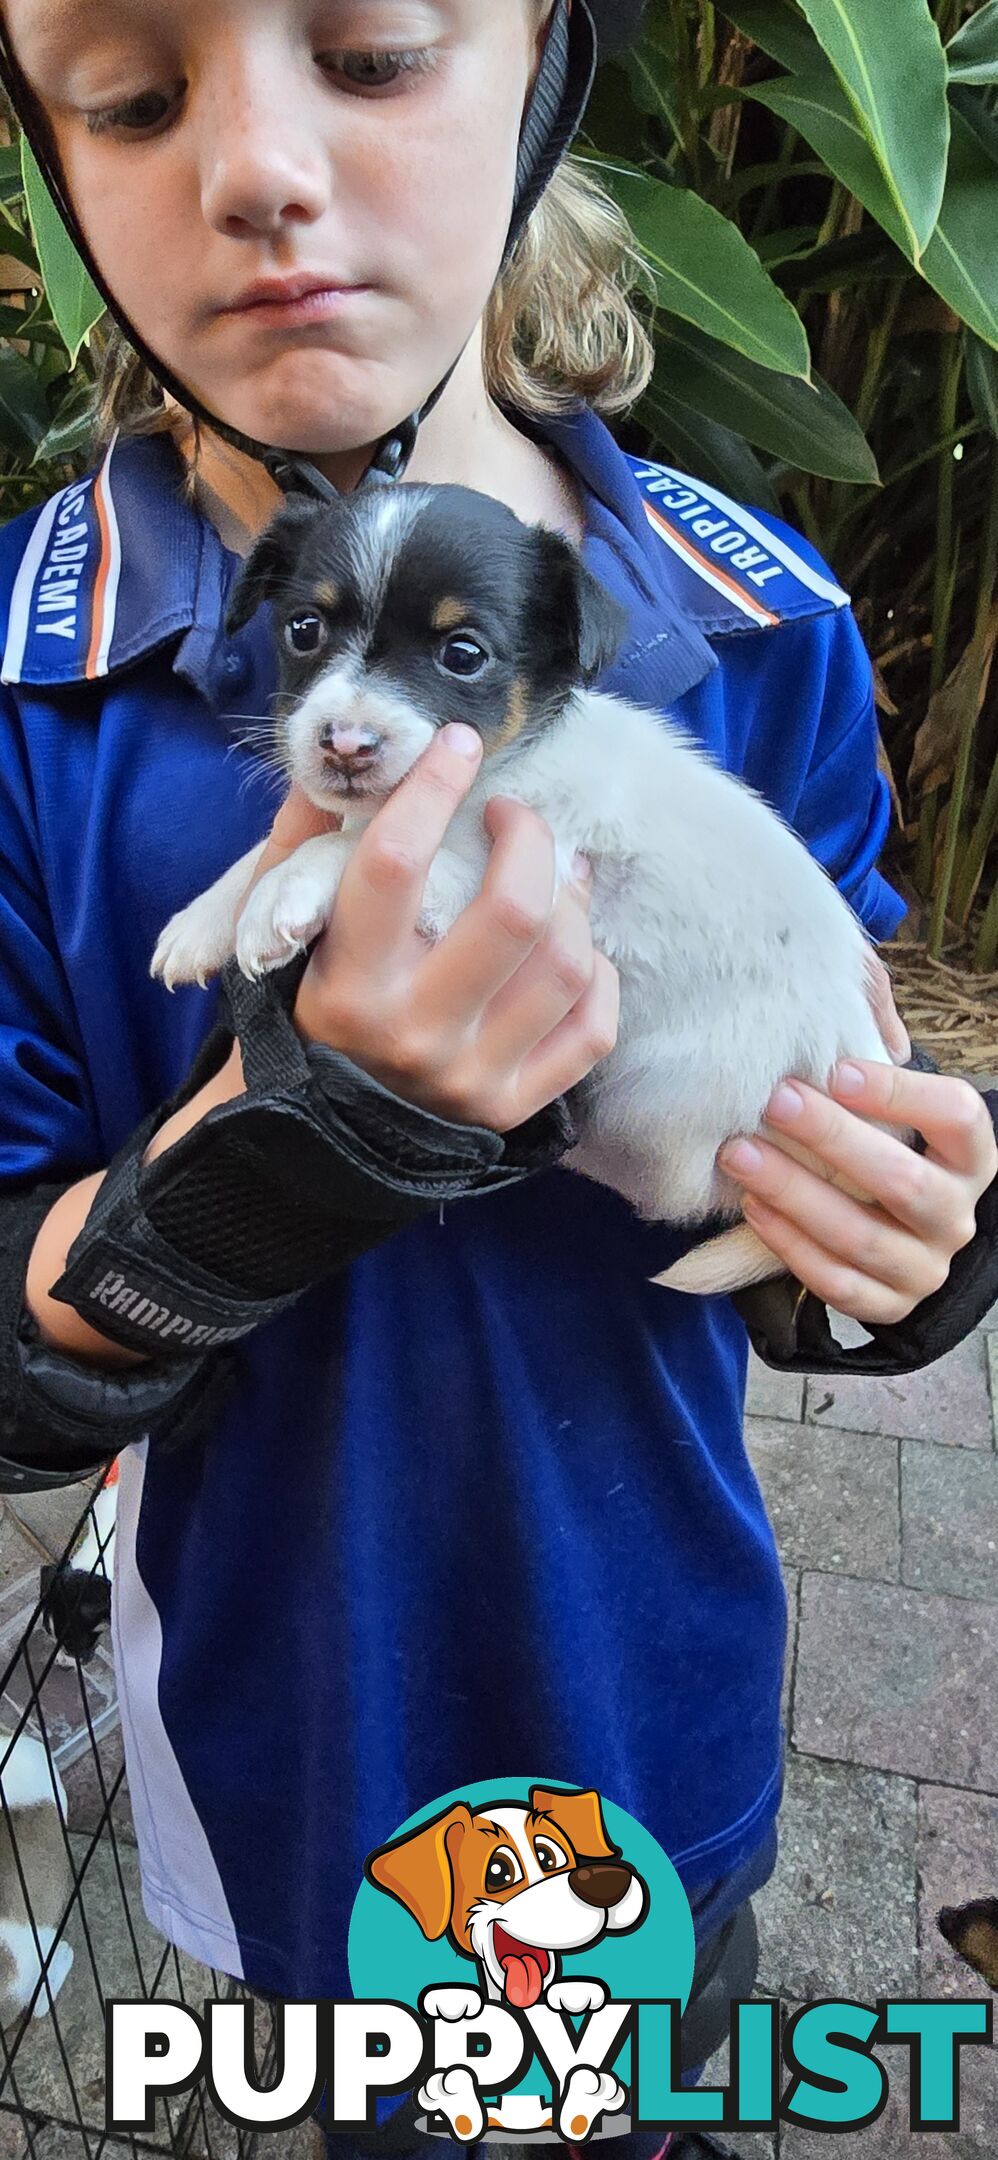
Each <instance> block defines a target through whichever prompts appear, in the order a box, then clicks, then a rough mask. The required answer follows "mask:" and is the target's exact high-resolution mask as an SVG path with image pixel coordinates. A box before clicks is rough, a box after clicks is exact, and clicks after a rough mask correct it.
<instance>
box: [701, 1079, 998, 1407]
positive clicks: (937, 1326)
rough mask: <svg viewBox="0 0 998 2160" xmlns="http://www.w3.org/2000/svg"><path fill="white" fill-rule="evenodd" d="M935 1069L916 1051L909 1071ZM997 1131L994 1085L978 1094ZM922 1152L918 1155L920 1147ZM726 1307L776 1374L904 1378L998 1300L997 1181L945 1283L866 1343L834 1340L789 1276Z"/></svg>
mask: <svg viewBox="0 0 998 2160" xmlns="http://www.w3.org/2000/svg"><path fill="white" fill-rule="evenodd" d="M906 1069H911V1070H913V1071H915V1072H938V1070H939V1067H938V1065H936V1064H935V1063H934V1061H933V1060H932V1058H930V1057H929V1055H928V1052H927V1051H925V1050H915V1052H914V1054H913V1056H912V1057H911V1058H910V1059H909V1061H908V1068H906ZM983 1100H984V1101H985V1102H986V1104H987V1106H988V1109H989V1111H990V1113H991V1119H992V1122H993V1124H994V1128H995V1132H996V1134H998V1088H990V1089H989V1090H988V1091H987V1092H986V1093H985V1095H984V1097H983ZM921 1152H924V1142H923V1143H922V1149H921ZM732 1303H733V1304H734V1305H735V1306H736V1307H737V1310H738V1311H739V1312H740V1313H741V1316H742V1319H743V1320H744V1322H745V1325H746V1327H747V1328H748V1331H749V1336H750V1339H751V1342H752V1347H753V1349H754V1350H755V1351H756V1353H757V1355H758V1356H759V1357H761V1358H762V1360H763V1362H764V1363H765V1364H766V1365H772V1366H774V1367H775V1369H776V1370H777V1371H778V1372H800V1373H867V1374H870V1373H873V1374H884V1373H907V1372H918V1371H919V1369H920V1368H921V1367H922V1366H923V1365H934V1364H935V1362H936V1359H937V1358H941V1357H945V1356H946V1353H947V1351H948V1350H955V1349H956V1346H957V1344H958V1343H961V1342H963V1341H964V1339H965V1337H966V1336H968V1335H970V1334H972V1333H973V1330H974V1329H975V1328H976V1327H977V1326H978V1325H979V1323H980V1322H981V1321H982V1320H983V1319H984V1317H985V1315H986V1314H987V1313H989V1312H990V1311H991V1308H992V1306H993V1305H995V1304H996V1303H998V1178H995V1179H994V1180H993V1182H992V1183H991V1184H990V1185H989V1186H988V1189H987V1191H986V1192H984V1193H982V1195H981V1198H980V1199H979V1201H978V1203H977V1234H976V1236H975V1237H974V1238H973V1239H972V1241H971V1243H970V1244H969V1245H963V1246H961V1248H960V1251H959V1252H957V1253H954V1255H953V1258H952V1260H951V1262H950V1271H949V1274H948V1276H947V1278H946V1281H945V1282H944V1283H943V1284H942V1285H941V1287H940V1288H939V1289H938V1290H933V1292H932V1294H931V1296H929V1297H927V1298H923V1299H922V1301H921V1303H920V1304H918V1305H916V1306H915V1308H914V1311H913V1312H910V1313H909V1314H908V1316H907V1319H905V1320H898V1321H895V1322H894V1323H893V1324H885V1325H884V1326H882V1327H875V1326H873V1325H872V1323H871V1324H870V1325H869V1326H867V1325H866V1322H865V1321H864V1322H863V1325H864V1327H866V1332H867V1334H868V1335H870V1336H871V1337H872V1341H870V1342H868V1343H858V1344H856V1345H854V1347H853V1348H851V1349H846V1348H844V1347H843V1345H842V1344H841V1343H838V1342H836V1340H835V1337H834V1335H833V1334H832V1330H831V1327H830V1325H829V1319H828V1309H827V1307H826V1306H825V1305H824V1304H823V1303H822V1301H821V1299H820V1298H817V1297H815V1295H814V1293H813V1291H811V1290H806V1289H805V1288H804V1286H803V1284H802V1283H799V1282H798V1281H796V1279H795V1278H794V1277H793V1276H792V1275H780V1276H778V1277H777V1278H776V1279H775V1280H774V1281H772V1282H768V1283H757V1284H755V1285H753V1286H752V1287H751V1288H749V1289H747V1290H739V1291H738V1292H737V1294H736V1295H735V1296H734V1297H733V1299H732Z"/></svg>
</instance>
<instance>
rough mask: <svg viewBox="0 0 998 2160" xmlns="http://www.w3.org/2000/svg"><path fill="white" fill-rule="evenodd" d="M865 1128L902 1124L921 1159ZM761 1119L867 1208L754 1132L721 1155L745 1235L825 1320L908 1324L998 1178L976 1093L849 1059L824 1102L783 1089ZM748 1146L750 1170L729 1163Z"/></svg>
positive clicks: (941, 1278)
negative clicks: (919, 1139) (809, 1295)
mask: <svg viewBox="0 0 998 2160" xmlns="http://www.w3.org/2000/svg"><path fill="white" fill-rule="evenodd" d="M851 1076H854V1077H851ZM857 1113H858V1114H857ZM868 1118H881V1119H883V1120H884V1122H885V1123H886V1124H889V1125H899V1126H906V1125H907V1126H913V1127H914V1128H915V1130H916V1132H920V1133H921V1134H922V1135H923V1136H924V1138H925V1140H926V1142H927V1149H928V1152H927V1153H926V1154H925V1155H917V1154H916V1153H915V1150H914V1149H913V1148H910V1147H908V1146H906V1145H905V1143H904V1142H903V1141H901V1140H895V1139H893V1138H892V1136H891V1134H890V1133H883V1132H878V1131H876V1130H875V1129H874V1128H873V1127H872V1126H870V1125H868V1124H867V1123H866V1120H867V1119H868ZM766 1121H767V1123H768V1124H771V1125H773V1126H775V1127H777V1128H778V1130H779V1131H781V1132H785V1133H787V1134H788V1135H789V1134H792V1135H793V1137H794V1139H795V1140H800V1141H802V1142H803V1143H804V1145H805V1146H806V1147H808V1148H810V1149H812V1150H813V1152H814V1153H815V1155H817V1156H819V1157H820V1158H821V1160H822V1161H823V1162H825V1163H827V1164H828V1168H829V1171H830V1172H832V1171H835V1172H839V1173H842V1174H843V1175H844V1176H845V1177H846V1178H848V1179H849V1181H850V1183H851V1184H854V1185H856V1186H857V1187H858V1188H859V1190H860V1191H861V1192H862V1193H864V1194H868V1195H869V1199H868V1200H854V1199H851V1198H850V1197H849V1195H848V1194H846V1193H843V1192H840V1191H838V1190H837V1189H836V1187H835V1186H833V1185H830V1184H828V1183H826V1181H825V1179H824V1178H823V1177H821V1176H820V1175H819V1174H818V1173H817V1172H816V1171H812V1170H807V1169H805V1168H804V1166H803V1165H802V1164H800V1163H797V1162H795V1161H793V1160H792V1158H791V1157H790V1156H787V1155H784V1154H783V1152H782V1150H781V1149H779V1148H776V1147H773V1146H771V1145H770V1144H769V1143H768V1142H767V1141H766V1139H765V1136H764V1135H763V1134H761V1133H759V1134H755V1135H754V1136H753V1139H752V1140H751V1141H741V1140H739V1141H732V1142H729V1143H728V1145H727V1146H726V1147H723V1148H721V1150H720V1151H719V1154H718V1162H719V1163H720V1165H721V1167H722V1169H724V1170H725V1171H726V1172H727V1174H728V1175H729V1177H733V1178H734V1179H735V1181H736V1183H737V1184H739V1185H740V1186H741V1187H742V1188H743V1197H742V1206H743V1209H744V1212H745V1217H746V1220H747V1221H748V1222H750V1223H751V1225H752V1228H753V1230H755V1231H756V1232H757V1234H758V1235H759V1237H760V1238H762V1240H763V1242H764V1244H766V1245H768V1246H769V1247H770V1250H771V1251H772V1252H774V1253H776V1254H777V1255H778V1256H779V1258H780V1259H781V1260H782V1261H783V1262H784V1265H785V1266H786V1267H787V1268H788V1269H789V1270H790V1272H791V1274H793V1275H796V1277H797V1279H798V1281H799V1282H802V1283H804V1284H805V1286H806V1288H807V1289H808V1290H813V1292H814V1294H815V1296H816V1297H819V1298H821V1299H822V1300H823V1301H824V1303H825V1304H826V1305H830V1306H831V1307H832V1308H833V1310H834V1311H836V1312H840V1313H849V1314H851V1316H852V1318H853V1319H855V1320H859V1321H860V1322H865V1323H867V1324H870V1323H875V1324H876V1325H878V1326H890V1325H892V1324H894V1323H895V1322H897V1321H898V1320H904V1319H906V1318H907V1316H908V1314H909V1313H910V1312H913V1311H914V1308H915V1306H916V1305H919V1304H921V1302H922V1299H923V1298H926V1297H928V1296H929V1295H930V1294H931V1292H932V1291H933V1290H937V1289H939V1288H940V1286H941V1285H942V1284H943V1283H944V1282H945V1281H946V1278H947V1276H948V1274H949V1270H950V1262H951V1260H952V1258H953V1255H954V1253H956V1252H959V1251H960V1249H961V1247H962V1246H964V1245H969V1244H970V1242H971V1239H972V1238H973V1236H974V1232H975V1228H976V1224H975V1210H976V1207H977V1202H978V1200H979V1199H980V1197H981V1194H982V1193H983V1192H986V1191H987V1188H988V1186H989V1185H990V1184H991V1183H992V1182H993V1180H994V1178H995V1176H996V1174H998V1147H996V1146H995V1136H994V1132H993V1130H992V1126H991V1119H990V1117H989V1116H988V1111H987V1107H986V1105H985V1104H984V1103H983V1102H982V1101H981V1098H980V1096H979V1095H978V1094H977V1093H976V1091H975V1090H974V1089H973V1088H972V1087H971V1086H970V1084H969V1082H968V1081H966V1080H956V1079H951V1078H949V1077H948V1076H947V1075H945V1074H943V1073H917V1072H905V1071H903V1070H901V1069H900V1068H899V1067H897V1066H892V1065H875V1064H870V1063H866V1062H865V1061H864V1062H861V1061H859V1060H857V1061H856V1063H855V1064H853V1063H851V1062H850V1063H849V1064H845V1065H840V1066H838V1067H837V1069H836V1073H835V1076H834V1078H833V1081H832V1087H831V1092H830V1093H829V1094H827V1095H826V1094H824V1093H823V1092H822V1090H821V1089H819V1088H814V1087H810V1086H808V1084H807V1082H806V1081H803V1080H796V1079H795V1080H793V1081H790V1082H786V1083H784V1085H783V1086H782V1087H780V1088H777V1090H776V1092H775V1094H774V1095H773V1096H772V1098H771V1100H770V1102H769V1103H768V1104H767V1106H766ZM745 1147H755V1149H756V1150H757V1153H758V1158H759V1160H758V1164H757V1165H756V1166H755V1167H753V1166H751V1165H748V1164H746V1163H744V1162H743V1161H741V1160H740V1159H739V1157H740V1150H741V1149H743V1148H745Z"/></svg>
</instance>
